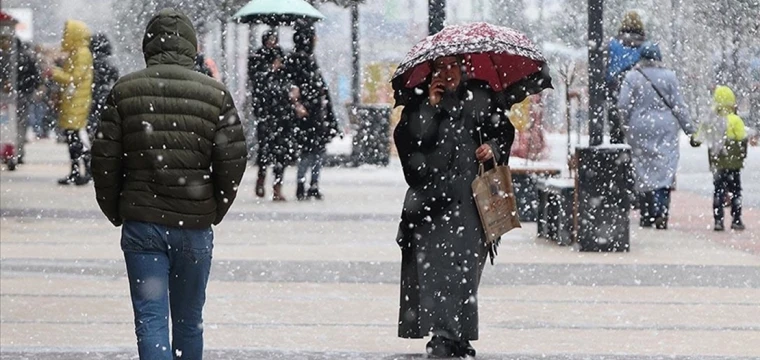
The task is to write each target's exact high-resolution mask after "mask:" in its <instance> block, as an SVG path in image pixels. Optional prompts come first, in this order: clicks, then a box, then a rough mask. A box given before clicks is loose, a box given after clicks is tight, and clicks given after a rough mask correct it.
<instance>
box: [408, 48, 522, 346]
mask: <svg viewBox="0 0 760 360" xmlns="http://www.w3.org/2000/svg"><path fill="white" fill-rule="evenodd" d="M461 65H463V64H462V62H461V59H458V58H457V57H443V58H439V59H436V61H435V62H434V64H433V68H434V69H435V72H434V74H433V75H432V77H431V79H430V80H428V82H427V85H426V86H425V87H426V89H425V90H427V91H424V92H423V93H424V94H425V96H424V97H423V96H420V97H419V98H417V99H416V100H413V101H411V102H410V103H409V104H408V105H407V106H406V107H405V108H404V110H403V112H402V115H401V120H400V122H399V124H398V126H397V127H396V129H395V130H394V141H395V144H396V148H397V149H398V154H399V160H400V161H401V165H402V167H403V171H404V178H405V180H406V182H407V185H408V186H409V189H408V190H407V193H406V197H405V199H404V205H403V210H402V215H401V223H400V224H399V229H398V235H397V237H396V241H397V243H398V244H399V246H400V247H401V255H402V260H401V296H400V306H399V323H398V324H399V326H398V336H399V337H402V338H414V339H418V338H423V337H425V336H428V335H429V334H432V339H431V340H430V342H428V344H427V347H426V350H427V352H428V354H430V355H431V356H435V357H455V356H458V357H464V356H475V349H474V348H473V347H472V345H471V344H470V341H471V340H477V339H478V286H479V284H480V278H481V274H482V271H483V268H484V266H485V263H486V258H487V257H488V256H489V252H490V251H491V250H492V249H489V248H488V246H487V245H486V240H485V239H486V237H485V233H484V230H483V226H482V224H481V221H480V217H479V214H478V209H477V206H476V204H475V199H474V198H473V194H472V187H471V185H472V182H473V180H475V178H476V177H477V175H478V171H479V167H480V166H484V167H485V169H489V168H491V167H493V166H494V164H495V163H498V164H507V163H508V161H509V150H510V148H511V146H512V142H513V141H514V134H515V128H514V126H512V124H511V122H510V121H509V119H508V118H507V115H506V109H508V107H507V106H506V104H507V103H506V100H505V97H504V94H503V93H495V92H493V91H492V90H491V89H490V88H489V87H488V85H487V83H485V82H482V81H478V80H469V81H468V80H466V79H464V75H463V72H462V70H461V68H460V66H461Z"/></svg>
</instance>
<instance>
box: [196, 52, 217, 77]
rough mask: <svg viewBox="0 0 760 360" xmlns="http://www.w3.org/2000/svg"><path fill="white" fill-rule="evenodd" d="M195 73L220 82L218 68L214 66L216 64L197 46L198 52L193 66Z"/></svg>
mask: <svg viewBox="0 0 760 360" xmlns="http://www.w3.org/2000/svg"><path fill="white" fill-rule="evenodd" d="M193 68H194V69H195V71H197V72H199V73H201V74H204V75H206V76H209V77H211V78H213V79H214V80H217V81H220V80H221V77H220V76H219V68H218V67H217V66H216V62H214V60H213V59H211V58H210V57H208V56H206V55H205V54H204V53H203V50H202V47H201V45H200V44H199V45H198V52H197V55H196V56H195V65H194V67H193Z"/></svg>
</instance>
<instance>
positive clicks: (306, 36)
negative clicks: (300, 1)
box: [293, 23, 316, 54]
mask: <svg viewBox="0 0 760 360" xmlns="http://www.w3.org/2000/svg"><path fill="white" fill-rule="evenodd" d="M315 36H316V32H315V31H314V26H312V25H311V24H306V23H299V24H296V26H295V33H294V34H293V44H294V50H295V52H303V53H307V54H313V53H314V37H315Z"/></svg>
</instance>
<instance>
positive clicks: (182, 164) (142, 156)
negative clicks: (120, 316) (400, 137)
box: [92, 9, 247, 360]
mask: <svg viewBox="0 0 760 360" xmlns="http://www.w3.org/2000/svg"><path fill="white" fill-rule="evenodd" d="M142 46H143V53H144V54H145V62H146V64H147V67H146V69H144V70H141V71H137V72H134V73H131V74H129V75H126V76H124V77H122V78H121V79H119V81H118V82H117V83H116V84H115V85H114V87H113V89H112V90H111V93H110V94H109V96H108V99H107V101H106V106H105V108H104V111H103V115H102V117H101V124H100V128H99V129H98V130H99V132H98V134H97V136H96V140H95V141H94V146H93V161H92V171H93V177H94V179H95V190H96V195H97V200H98V204H99V205H100V208H101V210H102V211H103V213H104V214H105V215H106V217H107V218H108V220H110V221H111V222H112V223H113V224H114V225H116V226H119V225H122V223H123V227H122V237H121V248H122V250H123V251H124V258H125V261H126V267H127V275H128V277H129V282H130V290H131V297H132V303H133V310H134V314H135V326H136V329H135V332H136V335H137V344H138V351H139V354H140V359H167V360H168V359H172V357H173V355H174V356H181V357H182V359H190V360H196V359H201V358H202V353H203V326H202V322H203V321H202V311H203V305H204V302H205V299H206V284H207V282H208V276H209V270H210V265H211V251H212V248H213V231H212V229H211V225H212V224H213V225H217V224H219V223H220V222H221V221H222V219H223V218H224V216H225V214H226V213H227V211H228V210H229V208H230V206H231V205H232V203H233V201H234V200H235V195H236V194H237V190H238V186H239V185H240V180H241V178H242V176H243V172H244V170H245V167H246V155H247V154H246V146H245V137H244V132H243V128H242V125H241V122H240V119H239V118H238V115H237V111H236V109H235V105H234V103H233V101H232V97H231V96H230V92H229V91H228V90H227V89H226V88H225V86H224V85H222V84H221V83H219V82H217V81H216V80H214V79H212V78H210V77H208V76H206V75H203V74H200V73H198V72H196V71H194V70H193V65H194V64H195V57H196V49H197V48H198V46H197V39H196V34H195V30H194V29H193V25H192V23H191V21H190V20H189V19H188V18H187V17H186V16H185V15H184V14H182V13H180V12H178V11H176V10H172V9H164V10H162V11H161V12H159V13H158V14H157V15H155V16H154V17H153V18H152V19H151V20H150V22H149V23H148V26H147V29H146V33H145V37H144V39H143V44H142ZM170 308H171V311H170ZM170 313H171V319H172V325H173V326H172V333H173V341H171V342H170V340H169V330H168V329H169V324H168V319H169V314H170Z"/></svg>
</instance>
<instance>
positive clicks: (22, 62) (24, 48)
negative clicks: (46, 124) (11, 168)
mask: <svg viewBox="0 0 760 360" xmlns="http://www.w3.org/2000/svg"><path fill="white" fill-rule="evenodd" d="M16 47H17V49H18V75H17V78H16V86H17V89H18V98H17V106H16V118H17V120H18V128H17V137H16V151H17V153H16V155H17V159H18V163H19V164H23V163H24V145H26V130H27V127H28V126H29V115H30V110H31V107H32V102H33V101H34V92H35V90H37V87H38V86H39V85H40V83H41V81H42V77H41V74H40V68H39V66H38V64H37V54H35V53H34V51H33V50H32V47H31V45H30V44H28V43H24V42H22V41H21V40H20V39H18V38H16Z"/></svg>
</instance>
